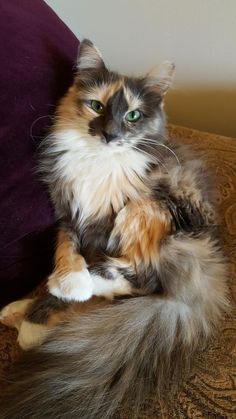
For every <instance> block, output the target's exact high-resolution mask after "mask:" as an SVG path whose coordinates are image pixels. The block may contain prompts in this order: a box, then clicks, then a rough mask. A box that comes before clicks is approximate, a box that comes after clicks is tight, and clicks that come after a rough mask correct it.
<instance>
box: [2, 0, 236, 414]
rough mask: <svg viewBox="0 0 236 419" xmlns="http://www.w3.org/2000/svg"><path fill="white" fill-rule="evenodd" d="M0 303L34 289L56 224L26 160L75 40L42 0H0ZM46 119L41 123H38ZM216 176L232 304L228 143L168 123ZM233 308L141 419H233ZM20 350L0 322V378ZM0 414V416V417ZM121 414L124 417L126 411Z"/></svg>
mask: <svg viewBox="0 0 236 419" xmlns="http://www.w3.org/2000/svg"><path fill="white" fill-rule="evenodd" d="M0 35H1V44H0V62H1V66H0V76H1V77H0V83H1V107H0V121H1V124H0V170H1V175H0V176H1V185H0V186H1V189H0V229H1V234H0V250H1V251H0V287H1V288H0V305H3V304H5V303H7V302H9V301H11V300H14V299H16V298H19V297H22V296H23V295H25V294H26V293H28V292H29V291H31V290H33V289H34V288H35V287H36V286H38V284H39V283H40V281H41V280H42V279H43V278H44V277H45V276H46V274H47V273H48V272H49V271H50V269H51V261H52V252H53V242H54V234H55V223H54V219H53V215H52V211H51V208H50V204H49V202H48V199H47V195H46V192H45V190H44V188H43V187H42V185H41V183H40V181H39V180H38V178H37V176H36V175H35V173H34V169H35V167H36V159H35V153H36V151H37V148H38V145H39V144H40V140H41V138H42V136H43V135H44V133H45V132H46V129H47V128H48V124H49V121H50V115H52V114H53V113H54V109H55V105H56V103H57V100H58V98H59V97H61V95H62V94H63V93H64V92H65V90H66V89H67V87H68V85H69V84H70V82H71V80H72V67H73V63H74V61H75V57H76V51H77V47H78V41H77V40H76V38H75V37H74V35H73V34H72V33H71V32H70V31H69V29H68V28H66V26H65V25H64V24H63V23H62V22H61V21H60V19H59V18H58V17H57V16H56V15H55V14H54V13H53V12H52V11H51V9H50V8H48V6H47V5H46V4H45V3H44V2H43V1H41V0H34V1H32V0H24V1H21V2H19V1H18V0H11V1H6V0H0ZM45 115H49V117H45ZM169 132H170V136H171V138H172V139H173V141H181V142H183V143H186V144H190V145H191V146H192V147H193V149H194V150H195V152H196V155H199V156H201V157H202V158H203V159H205V160H206V162H207V164H208V166H209V167H210V169H211V170H212V173H213V176H214V177H215V183H216V188H217V193H218V204H219V211H220V221H221V239H222V245H223V247H224V250H225V253H226V255H227V257H228V267H229V269H228V273H227V275H228V282H229V286H230V293H231V298H232V307H233V296H234V294H233V293H234V287H235V281H236V139H231V138H225V137H221V136H217V135H212V134H207V133H203V132H198V131H194V130H190V129H186V128H182V127H177V126H171V127H170V130H169ZM235 338H236V329H235V311H234V309H233V308H232V312H231V313H230V314H229V315H227V316H226V317H225V318H224V319H222V330H221V332H220V334H219V336H218V337H217V338H216V339H215V340H214V341H212V343H211V344H210V345H209V347H208V349H206V350H204V351H202V352H201V353H200V354H199V356H198V357H197V358H196V360H195V368H194V370H193V372H192V375H191V376H190V377H189V379H188V381H187V383H186V384H185V385H184V387H183V389H182V391H181V393H180V394H179V396H178V397H176V398H175V399H173V400H171V401H170V402H169V403H168V404H165V403H162V404H161V405H160V404H159V403H158V402H156V401H154V400H153V399H150V400H148V401H147V403H146V405H145V407H144V408H143V410H142V412H141V413H140V419H141V418H143V419H144V418H149V419H151V418H152V419H154V418H165V419H172V418H176V419H177V418H178V419H183V418H195V419H196V418H198V419H200V418H212V419H213V418H215V419H223V418H228V419H232V418H233V417H236V416H235V415H236V411H235V404H234V401H235V396H236V394H235V387H236V383H235V375H236V374H235V373H236V360H235V348H236V345H235V343H236V339H235ZM19 353H20V351H19V348H18V345H17V344H16V333H15V331H14V330H12V329H9V328H7V327H5V326H3V325H1V324H0V376H1V374H2V372H5V373H6V374H7V369H8V367H9V365H11V364H12V363H13V362H14V361H15V360H16V358H17V357H18V355H19ZM0 416H1V412H0ZM120 417H121V418H123V419H125V418H126V419H131V418H132V412H130V411H129V412H127V411H125V412H122V413H121V414H120Z"/></svg>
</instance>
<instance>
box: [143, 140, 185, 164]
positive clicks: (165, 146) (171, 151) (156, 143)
mask: <svg viewBox="0 0 236 419" xmlns="http://www.w3.org/2000/svg"><path fill="white" fill-rule="evenodd" d="M161 137H162V138H163V139H165V137H164V136H161ZM142 140H144V141H145V140H146V143H148V144H153V145H154V146H155V147H164V148H166V149H167V150H168V151H170V153H171V154H173V156H174V157H175V159H176V161H177V163H178V165H179V166H180V167H181V163H180V160H179V158H178V156H177V155H176V153H175V152H174V151H173V150H172V149H171V148H170V147H168V146H167V145H166V144H162V143H158V142H157V141H155V140H153V139H151V138H145V137H143V138H142Z"/></svg>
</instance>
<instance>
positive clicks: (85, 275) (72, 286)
mask: <svg viewBox="0 0 236 419" xmlns="http://www.w3.org/2000/svg"><path fill="white" fill-rule="evenodd" d="M47 285H48V289H49V292H50V293H51V294H52V295H54V296H55V297H57V298H61V299H63V300H67V301H86V300H89V298H91V297H92V295H93V282H92V279H91V276H90V274H89V272H88V270H87V269H83V270H82V271H80V272H71V273H69V274H68V275H65V276H63V277H57V276H54V275H51V277H50V278H49V281H48V284H47Z"/></svg>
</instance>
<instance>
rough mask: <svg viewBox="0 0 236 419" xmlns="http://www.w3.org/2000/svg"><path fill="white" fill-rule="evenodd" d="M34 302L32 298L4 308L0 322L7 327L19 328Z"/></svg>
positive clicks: (0, 312)
mask: <svg viewBox="0 0 236 419" xmlns="http://www.w3.org/2000/svg"><path fill="white" fill-rule="evenodd" d="M32 301H33V300H32V299H31V298H26V299H24V300H18V301H14V302H13V303H10V304H8V305H7V306H5V307H3V309H2V310H1V311H0V322H1V323H3V324H5V325H6V326H10V327H16V328H18V326H19V323H20V322H21V321H22V319H23V317H24V315H25V312H26V310H27V307H28V305H29V304H30V303H31V302H32Z"/></svg>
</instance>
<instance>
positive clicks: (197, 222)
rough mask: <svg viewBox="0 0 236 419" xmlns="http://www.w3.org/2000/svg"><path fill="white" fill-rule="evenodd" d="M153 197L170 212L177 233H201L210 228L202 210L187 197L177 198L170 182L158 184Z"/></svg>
mask: <svg viewBox="0 0 236 419" xmlns="http://www.w3.org/2000/svg"><path fill="white" fill-rule="evenodd" d="M153 197H154V199H155V200H157V201H158V202H160V203H162V204H164V206H165V207H167V209H168V210H169V212H170V214H171V216H172V223H173V229H174V231H175V232H178V231H184V232H186V233H200V232H201V231H205V229H206V228H208V227H209V225H208V223H207V220H206V219H205V217H204V214H203V213H202V212H201V209H200V208H198V207H197V206H196V204H195V203H193V202H191V201H190V200H189V199H188V198H187V197H185V198H179V197H176V196H175V195H174V194H173V192H172V190H171V188H170V186H169V183H168V182H166V181H162V182H160V183H158V184H157V185H156V186H155V188H154V189H153Z"/></svg>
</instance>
